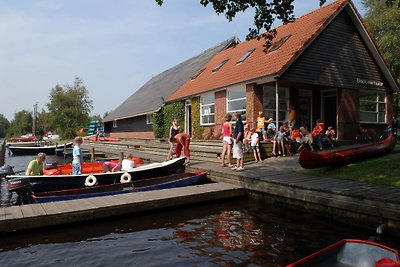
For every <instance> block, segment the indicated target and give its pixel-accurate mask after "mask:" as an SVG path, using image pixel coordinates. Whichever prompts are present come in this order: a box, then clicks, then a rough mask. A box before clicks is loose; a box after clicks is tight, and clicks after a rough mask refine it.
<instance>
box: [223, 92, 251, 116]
mask: <svg viewBox="0 0 400 267" xmlns="http://www.w3.org/2000/svg"><path fill="white" fill-rule="evenodd" d="M239 90H243V91H244V97H240V98H234V99H230V94H231V93H232V92H233V91H239ZM242 100H244V102H245V103H246V104H247V102H246V100H247V95H246V88H242V87H240V88H232V89H228V90H226V112H227V113H230V114H231V115H232V121H231V122H234V113H235V112H240V113H241V114H242V116H243V114H245V115H246V118H245V119H243V117H242V121H243V122H244V123H245V122H246V121H247V105H245V108H244V109H234V110H230V109H229V104H230V103H232V102H237V101H242Z"/></svg>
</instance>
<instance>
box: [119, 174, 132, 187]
mask: <svg viewBox="0 0 400 267" xmlns="http://www.w3.org/2000/svg"><path fill="white" fill-rule="evenodd" d="M131 181H132V176H131V175H130V174H129V172H125V173H124V174H122V175H121V180H120V182H121V184H125V183H130V182H131Z"/></svg>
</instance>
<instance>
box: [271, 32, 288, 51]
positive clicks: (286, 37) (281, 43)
mask: <svg viewBox="0 0 400 267" xmlns="http://www.w3.org/2000/svg"><path fill="white" fill-rule="evenodd" d="M290 36H292V35H291V34H288V35H286V36H283V37H282V38H281V39H280V40H279V41H277V42H274V43H272V45H271V47H270V48H269V50H268V52H273V51H276V50H278V49H279V48H280V47H281V46H282V45H283V44H284V43H285V42H286V41H287V40H288V39H289V38H290Z"/></svg>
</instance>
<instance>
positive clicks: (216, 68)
mask: <svg viewBox="0 0 400 267" xmlns="http://www.w3.org/2000/svg"><path fill="white" fill-rule="evenodd" d="M228 61H229V58H227V59H224V60H222V61H221V62H220V63H219V64H218V65H217V66H215V67H214V68H213V69H212V70H211V72H212V73H214V72H217V71H219V69H221V68H222V67H223V66H224V65H225V64H226V63H227V62H228Z"/></svg>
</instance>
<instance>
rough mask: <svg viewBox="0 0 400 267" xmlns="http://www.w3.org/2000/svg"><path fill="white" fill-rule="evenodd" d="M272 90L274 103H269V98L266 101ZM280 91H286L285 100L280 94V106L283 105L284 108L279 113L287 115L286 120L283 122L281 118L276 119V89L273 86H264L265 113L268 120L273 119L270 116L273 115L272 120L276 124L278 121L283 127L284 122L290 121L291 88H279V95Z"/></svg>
mask: <svg viewBox="0 0 400 267" xmlns="http://www.w3.org/2000/svg"><path fill="white" fill-rule="evenodd" d="M268 90H271V91H272V97H271V98H272V99H273V101H268V98H267V99H266V97H267V96H268V93H267V91H268ZM280 90H284V91H285V99H283V100H282V97H281V94H279V98H278V101H279V106H281V105H283V107H282V108H279V109H278V113H283V112H284V113H285V118H284V119H283V120H281V119H280V118H275V117H276V107H274V106H275V105H276V88H275V87H273V86H268V85H264V86H263V103H264V104H263V112H264V114H265V116H267V117H268V118H271V116H270V115H269V114H273V116H272V118H273V119H274V121H275V123H276V121H278V122H279V124H280V125H282V123H283V122H284V121H288V119H289V101H290V97H289V88H288V87H279V88H278V93H279V91H280ZM268 103H271V104H272V107H271V108H268V107H267V105H268Z"/></svg>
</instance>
